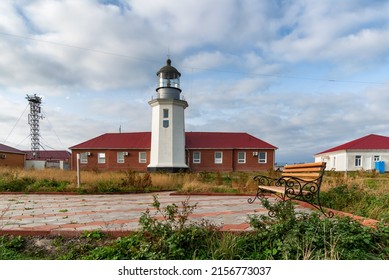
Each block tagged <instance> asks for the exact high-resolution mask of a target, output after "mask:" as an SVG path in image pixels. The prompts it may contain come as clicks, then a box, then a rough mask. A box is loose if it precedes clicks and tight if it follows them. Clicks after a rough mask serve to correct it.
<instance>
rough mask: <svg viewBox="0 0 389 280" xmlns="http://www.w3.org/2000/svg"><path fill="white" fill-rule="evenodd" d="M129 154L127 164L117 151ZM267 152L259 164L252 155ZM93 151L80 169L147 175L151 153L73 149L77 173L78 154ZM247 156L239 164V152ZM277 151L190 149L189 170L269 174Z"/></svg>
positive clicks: (72, 161) (188, 153) (73, 159)
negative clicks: (196, 155) (196, 158)
mask: <svg viewBox="0 0 389 280" xmlns="http://www.w3.org/2000/svg"><path fill="white" fill-rule="evenodd" d="M123 151H125V152H128V156H125V157H124V163H118V162H117V152H123ZM195 151H200V152H201V162H200V163H193V152H195ZM254 151H256V152H266V153H267V162H266V163H259V162H258V157H257V156H253V152H254ZM85 152H90V153H91V155H90V156H88V163H80V170H101V171H125V170H129V169H131V170H134V171H139V172H146V171H147V166H148V164H149V162H150V150H73V151H72V156H71V169H72V170H76V167H77V153H85ZM139 152H146V163H139ZM215 152H222V153H223V158H222V163H215ZM239 152H245V153H246V162H245V163H238V153H239ZM98 153H105V156H106V158H105V163H104V164H102V163H98ZM274 158H275V156H274V150H252V149H247V150H245V149H216V150H214V149H197V150H187V151H186V159H187V162H188V166H189V168H190V171H193V172H201V171H208V172H217V171H219V172H231V171H267V170H269V169H270V168H273V167H274Z"/></svg>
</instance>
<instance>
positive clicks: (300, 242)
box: [250, 199, 389, 260]
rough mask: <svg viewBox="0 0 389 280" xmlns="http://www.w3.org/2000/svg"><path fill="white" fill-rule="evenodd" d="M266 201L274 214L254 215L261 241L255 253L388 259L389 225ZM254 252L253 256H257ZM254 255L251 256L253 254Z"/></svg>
mask: <svg viewBox="0 0 389 280" xmlns="http://www.w3.org/2000/svg"><path fill="white" fill-rule="evenodd" d="M261 201H262V203H263V204H264V206H265V207H266V208H268V210H270V211H271V212H272V216H274V217H273V218H272V217H267V216H250V224H251V226H252V227H253V228H255V229H256V234H255V235H253V236H252V238H253V239H254V240H256V243H257V244H258V247H259V248H258V249H259V252H261V253H259V254H258V252H253V253H254V255H253V256H255V257H259V258H266V259H347V260H352V259H388V257H389V255H388V249H383V248H387V247H388V239H389V235H388V232H389V230H388V227H387V226H385V225H379V226H378V227H377V228H370V227H366V226H363V225H361V224H360V223H358V222H357V221H354V220H352V219H351V218H349V217H345V218H337V217H335V218H332V219H327V218H322V217H320V216H319V215H318V214H317V213H311V214H303V213H294V208H293V207H292V206H291V203H290V202H289V201H287V202H285V203H284V202H282V201H280V202H277V203H276V204H275V205H270V204H269V202H268V201H267V200H266V199H261ZM253 256H252V257H253ZM250 258H251V257H250Z"/></svg>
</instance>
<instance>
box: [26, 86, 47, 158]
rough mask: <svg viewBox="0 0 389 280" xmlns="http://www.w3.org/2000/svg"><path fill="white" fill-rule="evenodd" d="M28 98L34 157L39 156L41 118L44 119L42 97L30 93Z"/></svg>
mask: <svg viewBox="0 0 389 280" xmlns="http://www.w3.org/2000/svg"><path fill="white" fill-rule="evenodd" d="M26 99H27V100H28V102H29V103H30V113H29V114H28V124H29V125H30V135H31V152H32V158H33V159H36V158H39V148H40V143H39V136H40V134H39V120H40V119H43V116H42V114H41V103H42V97H39V96H37V95H36V94H34V95H28V94H27V97H26Z"/></svg>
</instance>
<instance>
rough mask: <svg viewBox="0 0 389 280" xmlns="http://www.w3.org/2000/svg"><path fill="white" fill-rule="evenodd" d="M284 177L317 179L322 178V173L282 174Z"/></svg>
mask: <svg viewBox="0 0 389 280" xmlns="http://www.w3.org/2000/svg"><path fill="white" fill-rule="evenodd" d="M282 176H286V177H298V178H311V179H315V178H318V177H319V176H320V173H282Z"/></svg>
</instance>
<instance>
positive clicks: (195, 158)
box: [193, 152, 201, 163]
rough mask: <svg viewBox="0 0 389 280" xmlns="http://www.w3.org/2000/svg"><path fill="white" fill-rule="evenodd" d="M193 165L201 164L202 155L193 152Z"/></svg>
mask: <svg viewBox="0 0 389 280" xmlns="http://www.w3.org/2000/svg"><path fill="white" fill-rule="evenodd" d="M193 163H201V153H200V152H193Z"/></svg>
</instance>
